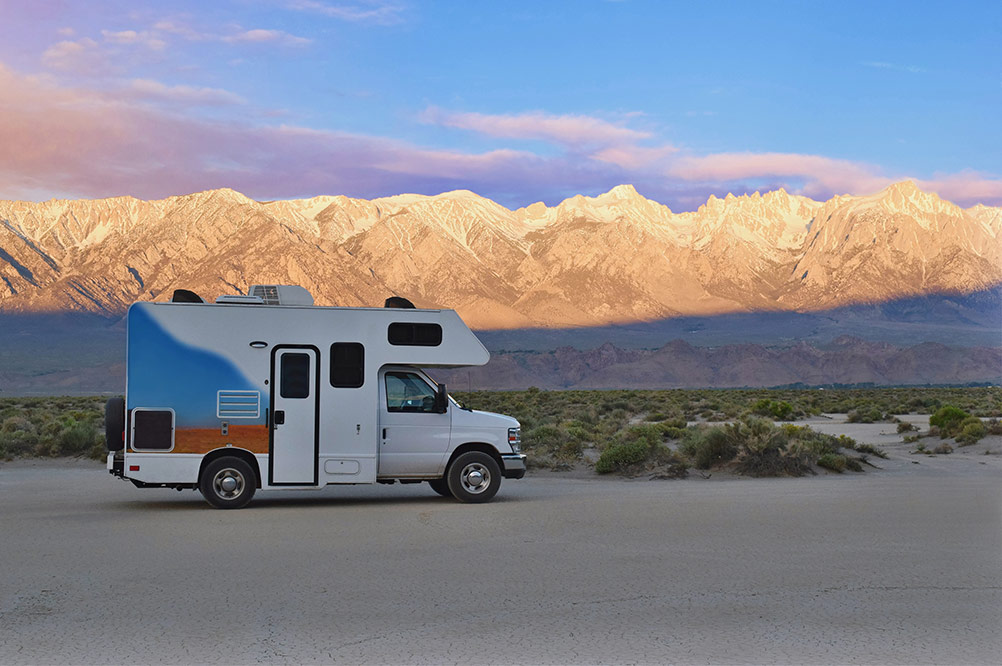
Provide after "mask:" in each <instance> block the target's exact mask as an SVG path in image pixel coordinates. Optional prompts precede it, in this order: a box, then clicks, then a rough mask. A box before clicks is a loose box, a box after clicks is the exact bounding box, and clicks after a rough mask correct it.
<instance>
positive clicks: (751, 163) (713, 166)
mask: <svg viewBox="0 0 1002 666" xmlns="http://www.w3.org/2000/svg"><path fill="white" fill-rule="evenodd" d="M668 175H670V176H671V177H673V178H680V179H682V180H701V181H716V182H728V181H736V180H743V179H749V178H752V179H759V178H780V179H782V178H797V179H802V180H804V181H805V186H804V188H805V191H817V190H819V189H827V190H830V191H832V192H873V191H876V190H879V189H880V188H882V187H884V186H886V185H887V184H888V183H889V182H891V179H889V178H887V177H884V176H881V175H879V174H878V173H876V170H875V169H874V168H873V167H870V166H868V165H865V164H861V163H858V162H851V161H849V160H838V159H833V158H830V157H822V156H820V155H802V154H799V153H715V154H712V155H703V156H687V157H681V158H679V159H677V160H675V161H674V162H673V163H672V165H671V167H670V168H669V169H668Z"/></svg>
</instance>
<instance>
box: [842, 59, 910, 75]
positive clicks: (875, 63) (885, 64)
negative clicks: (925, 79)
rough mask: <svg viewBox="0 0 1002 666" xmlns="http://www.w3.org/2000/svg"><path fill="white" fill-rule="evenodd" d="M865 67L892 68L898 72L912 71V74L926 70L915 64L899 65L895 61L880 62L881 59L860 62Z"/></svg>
mask: <svg viewBox="0 0 1002 666" xmlns="http://www.w3.org/2000/svg"><path fill="white" fill-rule="evenodd" d="M859 64H860V65H862V66H863V67H872V68H874V69H891V70H894V71H896V72H910V73H912V74H918V73H920V72H924V71H926V70H925V68H923V67H917V66H915V65H897V64H895V63H893V62H880V61H873V60H871V61H867V62H861V63H859Z"/></svg>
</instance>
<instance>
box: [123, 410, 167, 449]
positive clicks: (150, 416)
mask: <svg viewBox="0 0 1002 666" xmlns="http://www.w3.org/2000/svg"><path fill="white" fill-rule="evenodd" d="M132 448H133V450H135V451H170V450H171V449H173V448H174V412H173V411H172V410H169V409H144V408H142V407H140V408H137V409H135V410H133V411H132Z"/></svg>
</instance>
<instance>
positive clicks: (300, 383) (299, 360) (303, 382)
mask: <svg viewBox="0 0 1002 666" xmlns="http://www.w3.org/2000/svg"><path fill="white" fill-rule="evenodd" d="M281 374H282V379H281V381H282V385H281V394H282V397H283V398H309V397H310V355H309V354H283V355H282V371H281Z"/></svg>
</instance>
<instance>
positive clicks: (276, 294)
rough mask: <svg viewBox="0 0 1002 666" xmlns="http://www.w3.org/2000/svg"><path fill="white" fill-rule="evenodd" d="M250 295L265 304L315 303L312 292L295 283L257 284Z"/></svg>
mask: <svg viewBox="0 0 1002 666" xmlns="http://www.w3.org/2000/svg"><path fill="white" fill-rule="evenodd" d="M250 295H251V296H256V297H257V298H260V299H261V302H262V303H264V304H265V305H313V296H312V295H311V294H310V292H309V291H307V290H306V289H304V288H303V287H300V286H299V285H295V284H255V285H253V286H252V287H251V288H250Z"/></svg>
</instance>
